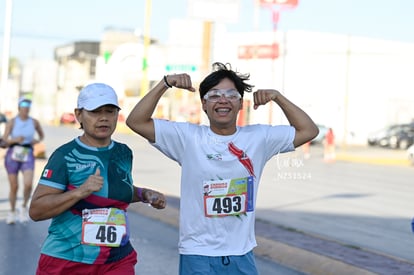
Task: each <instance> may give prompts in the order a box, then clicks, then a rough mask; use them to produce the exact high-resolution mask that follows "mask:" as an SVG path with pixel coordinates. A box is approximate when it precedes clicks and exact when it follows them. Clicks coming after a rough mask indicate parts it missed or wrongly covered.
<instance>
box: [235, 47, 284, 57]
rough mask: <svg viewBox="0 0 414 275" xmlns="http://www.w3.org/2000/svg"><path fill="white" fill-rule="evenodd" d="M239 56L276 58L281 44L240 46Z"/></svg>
mask: <svg viewBox="0 0 414 275" xmlns="http://www.w3.org/2000/svg"><path fill="white" fill-rule="evenodd" d="M238 57H239V59H252V58H261V59H266V58H268V59H276V58H278V57H279V44H277V43H273V44H270V45H243V46H239V50H238Z"/></svg>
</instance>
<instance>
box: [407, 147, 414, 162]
mask: <svg viewBox="0 0 414 275" xmlns="http://www.w3.org/2000/svg"><path fill="white" fill-rule="evenodd" d="M407 155H408V159H409V160H410V162H411V164H412V165H414V144H413V145H411V146H410V147H408V149H407Z"/></svg>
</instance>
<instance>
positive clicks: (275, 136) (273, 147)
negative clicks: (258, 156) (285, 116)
mask: <svg viewBox="0 0 414 275" xmlns="http://www.w3.org/2000/svg"><path fill="white" fill-rule="evenodd" d="M294 139H295V128H294V127H292V126H289V125H277V126H268V129H267V133H266V142H265V144H266V145H267V146H268V148H267V150H266V152H267V156H266V157H267V160H269V159H270V158H272V157H273V156H274V155H277V154H279V153H286V152H291V151H294V150H295V146H294V145H293V140H294Z"/></svg>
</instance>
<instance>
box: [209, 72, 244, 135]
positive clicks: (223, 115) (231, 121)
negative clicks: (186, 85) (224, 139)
mask: <svg viewBox="0 0 414 275" xmlns="http://www.w3.org/2000/svg"><path fill="white" fill-rule="evenodd" d="M210 90H236V86H235V85H234V83H233V82H232V81H231V80H230V79H228V78H224V79H223V80H221V81H220V82H219V83H218V84H217V85H216V86H214V87H212V88H211V89H210ZM242 103H243V99H242V98H240V99H237V100H229V99H227V98H225V97H224V96H221V97H220V99H219V100H218V101H217V102H211V101H209V100H207V99H202V105H203V110H204V111H205V112H206V114H207V117H208V119H209V121H210V128H211V130H212V131H213V132H214V133H216V134H219V135H231V134H234V133H235V132H236V122H237V115H238V113H239V111H240V110H241V109H242V106H243V104H242Z"/></svg>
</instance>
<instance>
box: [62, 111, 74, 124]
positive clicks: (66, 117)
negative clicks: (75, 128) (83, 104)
mask: <svg viewBox="0 0 414 275" xmlns="http://www.w3.org/2000/svg"><path fill="white" fill-rule="evenodd" d="M75 123H76V117H75V114H74V113H63V114H62V116H61V117H60V124H75Z"/></svg>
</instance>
